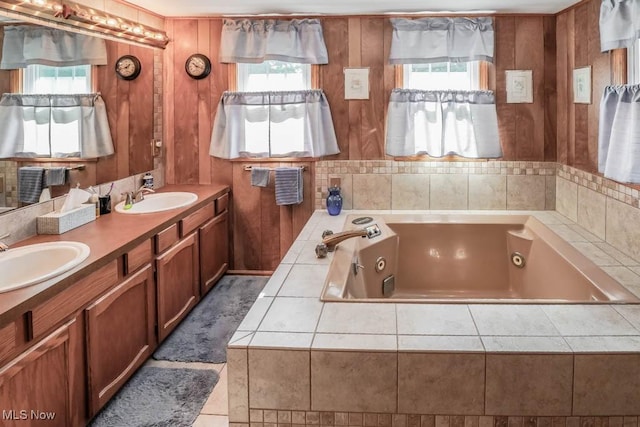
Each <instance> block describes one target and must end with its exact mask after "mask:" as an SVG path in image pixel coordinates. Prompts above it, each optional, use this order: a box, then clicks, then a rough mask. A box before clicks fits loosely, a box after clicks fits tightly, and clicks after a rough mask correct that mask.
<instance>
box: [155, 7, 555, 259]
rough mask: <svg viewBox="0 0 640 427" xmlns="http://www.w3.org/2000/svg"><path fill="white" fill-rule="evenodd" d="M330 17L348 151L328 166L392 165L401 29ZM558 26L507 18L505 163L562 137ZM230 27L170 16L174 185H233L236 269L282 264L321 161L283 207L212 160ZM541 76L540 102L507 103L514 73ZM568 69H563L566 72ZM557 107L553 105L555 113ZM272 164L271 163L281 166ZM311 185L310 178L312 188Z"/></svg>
mask: <svg viewBox="0 0 640 427" xmlns="http://www.w3.org/2000/svg"><path fill="white" fill-rule="evenodd" d="M321 19H322V26H323V32H324V37H325V43H326V45H327V50H328V53H329V64H326V65H320V66H319V82H320V87H321V88H322V89H323V90H324V92H325V95H326V96H327V99H328V101H329V104H330V106H331V112H332V116H333V123H334V128H335V131H336V137H337V139H338V146H339V148H340V153H339V154H337V155H334V156H330V157H329V158H328V160H361V159H362V160H378V159H385V157H386V156H385V150H384V139H385V121H386V109H387V105H388V101H389V96H390V93H391V90H392V89H393V88H394V87H395V84H396V67H394V66H392V65H389V64H388V54H389V50H390V46H391V35H392V28H391V25H390V22H389V19H388V18H386V17H380V16H376V17H371V16H340V17H324V18H321ZM556 27H557V25H556V22H555V17H552V16H541V15H535V16H504V15H501V16H497V17H496V18H495V34H496V57H495V63H494V65H493V66H491V67H490V68H489V70H488V80H489V86H490V88H491V89H493V90H495V92H496V103H497V110H498V121H499V130H500V138H501V143H502V147H503V151H504V160H534V161H543V160H553V159H555V158H556V152H557V150H558V148H557V146H556V138H557V137H558V134H559V131H558V130H557V129H558V126H557V123H556V114H555V108H556V97H557V96H558V94H557V91H556V76H557V70H556V68H557V66H558V62H557V61H556ZM221 28H222V21H221V19H219V18H211V19H168V20H167V21H166V25H165V29H166V31H167V33H168V34H169V37H170V38H171V39H172V40H174V42H173V43H170V44H169V46H168V47H167V49H166V51H165V57H164V64H165V79H164V93H165V96H166V102H165V104H164V109H165V116H164V117H165V122H164V124H165V127H164V129H165V143H166V147H167V150H166V153H167V174H166V178H167V182H169V183H192V182H198V183H201V184H207V183H210V182H220V183H225V184H228V185H230V186H231V188H232V198H233V204H232V210H231V212H230V213H231V223H232V225H231V227H232V237H231V238H232V241H233V246H232V249H231V251H232V252H233V257H232V264H231V266H230V268H231V269H232V270H263V271H268V270H270V269H272V268H274V267H275V266H276V265H277V263H278V262H279V260H280V259H281V257H282V256H284V254H285V253H286V251H287V250H288V248H289V246H290V244H291V242H292V241H293V240H294V239H295V237H296V236H297V234H298V233H299V231H300V229H301V228H302V226H303V225H304V223H305V222H306V221H307V219H308V218H309V216H310V215H311V213H312V212H313V207H314V206H313V205H314V203H313V197H314V195H315V192H316V188H315V182H314V175H313V172H314V171H315V166H314V163H313V162H305V164H307V166H308V172H305V174H304V176H305V183H304V184H305V199H304V203H303V204H302V205H300V206H296V207H280V206H277V205H275V195H274V189H273V186H271V187H267V188H257V187H252V186H251V184H250V173H249V172H246V171H245V170H244V169H243V166H244V163H242V162H235V161H234V162H231V161H226V160H220V159H216V158H213V157H209V155H208V152H209V145H210V140H209V139H210V135H211V128H212V126H213V119H214V116H215V113H216V109H217V106H218V102H219V100H220V97H221V95H222V92H223V91H224V90H227V89H228V88H229V81H230V79H229V78H228V77H229V74H228V73H229V69H233V67H231V66H228V65H227V64H221V63H219V62H218V61H217V60H216V59H217V58H218V50H219V45H220V32H221ZM196 52H201V53H207V52H208V56H209V57H210V58H211V59H212V64H213V70H212V73H211V75H210V76H209V77H208V78H206V79H204V80H202V81H200V82H193V81H189V80H187V79H188V77H186V75H185V73H184V72H183V68H184V61H185V60H186V58H187V56H188V55H190V54H192V53H196ZM345 67H368V68H369V72H370V76H369V84H370V95H369V99H368V100H345V99H344V74H343V69H344V68H345ZM513 69H531V70H533V71H534V103H533V104H507V103H506V91H505V73H504V72H505V71H506V70H513ZM558 72H559V71H558ZM549 105H551V107H550V108H549ZM277 165H278V163H275V162H270V163H267V164H265V166H272V167H275V166H277ZM307 181H308V182H307Z"/></svg>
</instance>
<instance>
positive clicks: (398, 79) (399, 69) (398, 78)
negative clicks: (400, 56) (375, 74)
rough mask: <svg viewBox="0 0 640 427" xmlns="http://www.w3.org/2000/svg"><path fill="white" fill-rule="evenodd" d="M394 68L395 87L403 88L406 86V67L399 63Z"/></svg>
mask: <svg viewBox="0 0 640 427" xmlns="http://www.w3.org/2000/svg"><path fill="white" fill-rule="evenodd" d="M393 68H394V69H395V87H397V88H399V89H402V88H403V87H404V67H403V66H402V64H397V65H395V66H394V67H393Z"/></svg>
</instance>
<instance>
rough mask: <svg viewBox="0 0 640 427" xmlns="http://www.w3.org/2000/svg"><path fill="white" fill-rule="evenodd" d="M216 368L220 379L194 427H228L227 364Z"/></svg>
mask: <svg viewBox="0 0 640 427" xmlns="http://www.w3.org/2000/svg"><path fill="white" fill-rule="evenodd" d="M210 366H215V368H216V371H218V374H219V375H220V379H219V380H218V382H217V383H216V386H215V387H214V388H213V391H212V392H211V395H210V396H209V398H208V399H207V401H206V402H205V404H204V406H203V407H202V410H201V411H200V416H198V418H197V419H196V421H195V422H194V423H193V427H228V425H229V416H228V404H227V364H226V363H225V364H222V365H210Z"/></svg>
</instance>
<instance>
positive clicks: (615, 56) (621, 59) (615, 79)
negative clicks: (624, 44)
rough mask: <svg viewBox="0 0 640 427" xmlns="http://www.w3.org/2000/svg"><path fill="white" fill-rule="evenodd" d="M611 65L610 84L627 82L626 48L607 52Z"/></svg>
mask: <svg viewBox="0 0 640 427" xmlns="http://www.w3.org/2000/svg"><path fill="white" fill-rule="evenodd" d="M609 62H610V67H611V84H613V85H624V84H627V83H628V82H629V70H627V49H613V50H612V51H611V52H610V53H609Z"/></svg>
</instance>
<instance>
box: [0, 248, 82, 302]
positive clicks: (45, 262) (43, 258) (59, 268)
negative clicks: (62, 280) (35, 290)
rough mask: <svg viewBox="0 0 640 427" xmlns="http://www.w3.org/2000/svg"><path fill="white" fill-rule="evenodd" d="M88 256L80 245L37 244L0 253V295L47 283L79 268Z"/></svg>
mask: <svg viewBox="0 0 640 427" xmlns="http://www.w3.org/2000/svg"><path fill="white" fill-rule="evenodd" d="M89 252H90V249H89V246H87V245H85V244H84V243H80V242H49V243H37V244H34V245H29V246H22V247H19V248H10V249H9V250H7V251H4V252H0V271H1V272H2V274H1V276H2V278H0V292H8V291H12V290H14V289H18V288H24V287H26V286H31V285H35V284H36V283H40V282H44V281H45V280H48V279H51V278H53V277H55V276H57V275H59V274H62V273H64V272H65V271H68V270H71V269H72V268H73V267H75V266H77V265H78V264H80V263H81V262H82V261H84V260H85V259H87V257H88V256H89Z"/></svg>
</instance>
